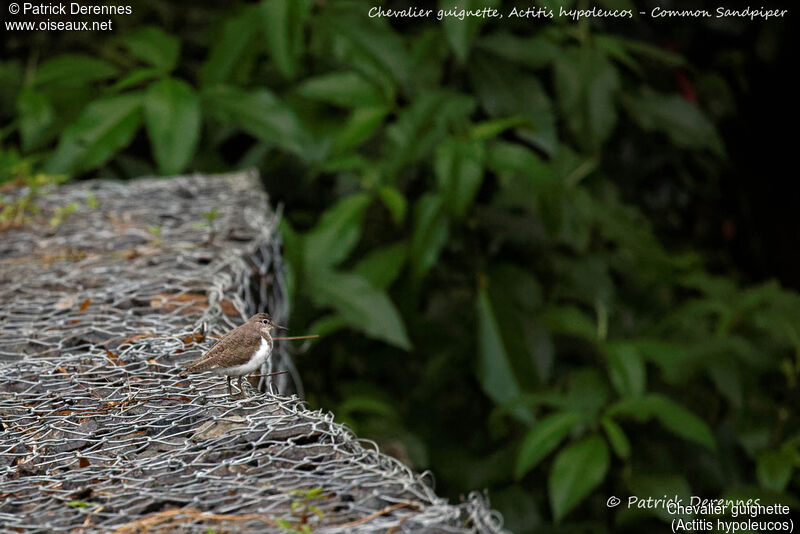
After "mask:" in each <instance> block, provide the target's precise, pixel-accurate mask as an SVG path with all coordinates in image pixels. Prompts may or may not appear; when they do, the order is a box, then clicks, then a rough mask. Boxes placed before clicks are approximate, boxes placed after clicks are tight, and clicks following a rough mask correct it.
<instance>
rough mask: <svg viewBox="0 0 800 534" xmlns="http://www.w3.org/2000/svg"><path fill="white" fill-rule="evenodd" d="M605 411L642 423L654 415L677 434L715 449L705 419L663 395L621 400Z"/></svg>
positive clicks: (610, 414) (712, 437)
mask: <svg viewBox="0 0 800 534" xmlns="http://www.w3.org/2000/svg"><path fill="white" fill-rule="evenodd" d="M606 414H607V415H609V416H630V417H633V418H634V419H636V420H637V421H639V422H645V421H649V420H650V419H652V418H654V417H655V418H656V419H658V421H659V422H660V423H661V425H662V426H663V427H664V428H666V429H667V430H669V431H670V432H672V433H673V434H675V435H676V436H680V437H682V438H684V439H687V440H689V441H694V442H695V443H699V444H700V445H703V446H704V447H707V448H709V449H712V450H714V449H715V448H716V444H715V442H714V436H713V435H712V433H711V429H710V428H709V427H708V425H707V424H706V423H705V421H703V420H702V419H700V418H699V417H697V416H696V415H695V414H693V413H692V412H690V411H689V410H687V409H686V408H684V407H683V406H680V405H679V404H677V403H675V402H674V401H672V400H670V399H668V398H667V397H664V396H662V395H657V394H649V395H645V396H643V397H639V398H631V399H624V400H621V401H618V402H616V403H615V404H613V405H611V406H610V407H609V408H608V410H607V412H606Z"/></svg>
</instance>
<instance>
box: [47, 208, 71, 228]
mask: <svg viewBox="0 0 800 534" xmlns="http://www.w3.org/2000/svg"><path fill="white" fill-rule="evenodd" d="M76 209H78V203H77V202H70V203H69V204H67V205H66V206H60V207H58V208H56V212H55V214H53V216H52V217H50V227H51V228H55V227H56V226H58V225H59V224H61V223H62V222H64V219H66V218H67V217H68V216H69V215H71V214H72V213H73V212H74V211H75V210H76Z"/></svg>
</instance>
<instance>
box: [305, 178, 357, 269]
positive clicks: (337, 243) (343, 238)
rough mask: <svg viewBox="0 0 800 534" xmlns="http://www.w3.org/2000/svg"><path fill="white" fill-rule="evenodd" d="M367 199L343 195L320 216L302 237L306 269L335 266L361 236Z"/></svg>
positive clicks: (355, 195)
mask: <svg viewBox="0 0 800 534" xmlns="http://www.w3.org/2000/svg"><path fill="white" fill-rule="evenodd" d="M369 203H370V198H369V196H367V195H366V194H363V193H358V194H354V195H350V196H347V197H344V198H343V199H342V200H340V201H339V202H338V203H337V204H336V205H334V206H333V207H332V208H329V209H328V210H327V211H326V212H325V213H323V214H322V217H320V219H319V222H318V223H317V225H316V226H315V227H314V228H313V229H311V230H310V231H309V232H308V233H307V234H306V235H305V238H304V241H303V247H304V261H305V265H306V268H307V270H308V272H311V271H316V270H317V269H320V268H325V267H331V266H334V265H338V264H339V263H341V262H342V260H344V259H345V258H346V257H347V255H348V254H350V251H351V250H353V247H355V246H356V243H358V240H359V238H360V237H361V226H362V222H363V220H364V212H365V211H366V209H367V206H369Z"/></svg>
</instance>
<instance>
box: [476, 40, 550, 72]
mask: <svg viewBox="0 0 800 534" xmlns="http://www.w3.org/2000/svg"><path fill="white" fill-rule="evenodd" d="M476 46H477V47H479V48H480V49H481V50H487V51H490V52H491V53H492V54H493V55H496V56H498V57H501V58H503V59H505V60H508V61H510V62H511V63H515V64H517V65H524V66H526V67H530V68H533V69H539V68H542V67H545V66H547V65H549V64H550V63H551V62H553V61H555V60H556V59H557V58H558V57H559V56H560V55H561V53H562V49H561V47H560V46H558V45H557V44H555V43H554V42H553V41H551V40H550V39H548V38H547V37H542V36H533V37H520V36H516V35H513V34H511V33H509V32H507V31H500V32H495V33H492V34H490V35H487V36H485V37H481V38H480V39H479V40H478V42H477V43H476Z"/></svg>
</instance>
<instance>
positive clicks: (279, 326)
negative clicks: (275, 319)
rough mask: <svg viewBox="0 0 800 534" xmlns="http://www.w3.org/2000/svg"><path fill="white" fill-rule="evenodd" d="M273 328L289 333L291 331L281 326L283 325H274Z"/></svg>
mask: <svg viewBox="0 0 800 534" xmlns="http://www.w3.org/2000/svg"><path fill="white" fill-rule="evenodd" d="M272 327H273V328H277V329H278V330H286V331H288V330H289V329H288V328H286V327H285V326H281V325H279V324H274V325H272Z"/></svg>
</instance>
